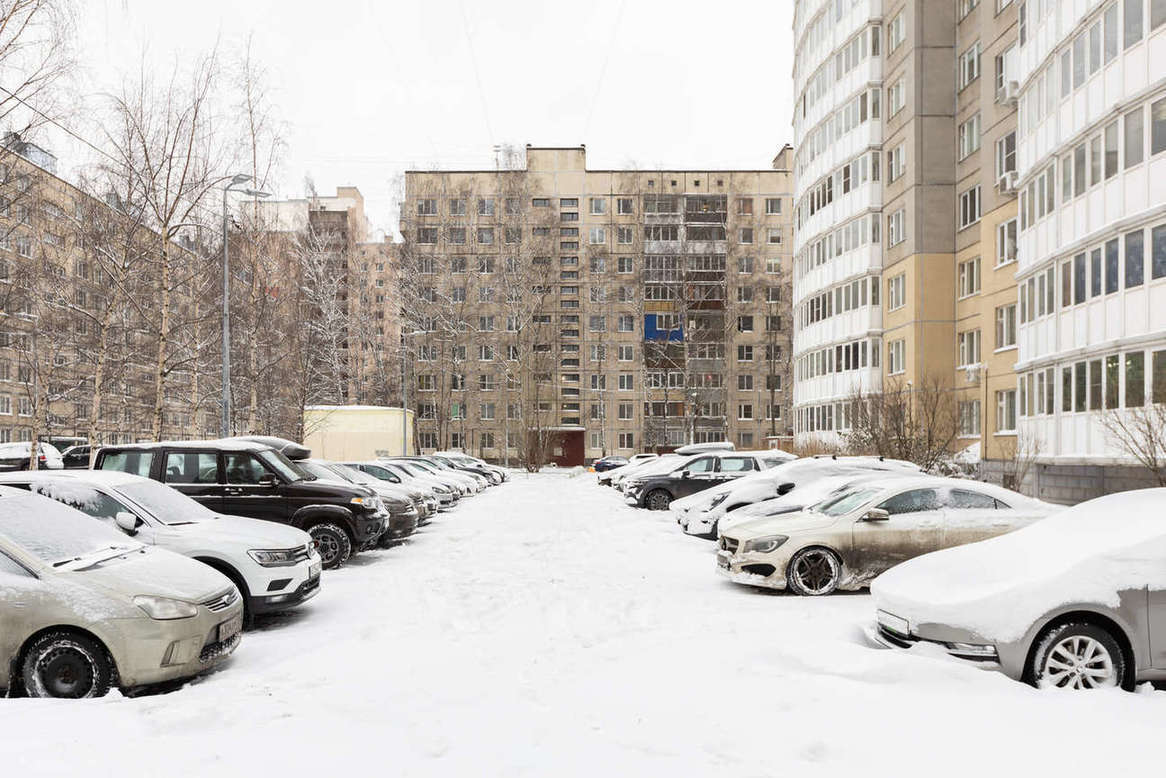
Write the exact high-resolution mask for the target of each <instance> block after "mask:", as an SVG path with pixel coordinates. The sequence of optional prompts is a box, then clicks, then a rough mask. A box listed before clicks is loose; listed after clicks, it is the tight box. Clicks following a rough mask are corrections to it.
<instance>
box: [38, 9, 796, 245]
mask: <svg viewBox="0 0 1166 778" xmlns="http://www.w3.org/2000/svg"><path fill="white" fill-rule="evenodd" d="M81 2H82V4H83V7H82V13H81V17H80V19H79V32H80V36H81V40H80V44H81V45H80V51H79V55H80V59H81V61H82V64H83V65H84V71H83V74H82V81H81V83H82V89H83V90H84V91H87V92H90V93H92V92H97V91H100V90H102V89H110V88H112V87H113V86H114V85H116V84H117V83H119V81H120V79H121V78H122V75H123V74H125V73H128V72H132V71H133V70H135V69H136V67H137V64H138V61H139V56H140V54H141V52H142V50H143V46H145V47H147V49H148V55H149V57H150V58H152V59H153V60H155V61H158V62H159V63H161V64H164V65H165V66H166V67H167V68H169V66H170V65H172V64H173V61H174V57H175V56H177V57H179V58H187V57H192V56H193V55H195V54H197V53H198V52H199V51H201V50H204V49H209V48H210V47H212V46H214V45H215V42H216V41H219V44H220V47H221V48H222V49H223V51H224V52H225V53H231V52H233V51H235V50H238V49H239V48H240V47H241V45H242V42H243V41H244V40H245V38H246V37H247V35H248V34H253V35H254V48H255V53H256V55H257V57H258V59H260V60H261V61H262V62H263V63H264V65H265V67H266V68H267V70H268V72H269V75H270V78H271V81H272V86H273V87H274V89H273V97H274V101H275V102H276V103H277V105H278V108H279V112H280V114H281V115H282V118H283V119H284V121H285V122H286V123H287V126H288V133H287V140H288V144H289V149H288V154H287V159H286V163H285V165H284V170H283V175H282V176H281V180H282V182H283V183H282V186H281V187H277V190H278V191H277V192H276V194H277V195H279V196H281V197H299V196H302V195H303V192H304V186H303V182H304V178H305V176H308V175H310V176H311V177H312V179H313V180H314V182H315V184H316V188H317V190H318V191H319V192H320V193H321V194H331V193H332V192H333V191H334V189H335V187H336V186H337V185H355V186H358V187H359V188H360V190H361V192H363V193H364V195H365V198H366V200H367V203H366V207H367V210H368V215H369V219H370V221H371V223H372V224H373V225H374V226H375V227H379V228H382V229H384V228H390V229H391V228H392V227H393V226H395V221H396V215H395V210H394V206H393V189H392V180H393V177H394V176H395V175H396V174H397V173H399V172H400V171H401V170H403V169H405V168H407V167H422V168H431V167H442V168H456V167H482V166H486V167H490V166H492V165H493V156H492V152H491V147H492V145H493V144H496V143H512V144H516V145H524V144H526V143H532V144H534V145H577V144H579V143H585V144H586V145H587V149H588V166H589V167H591V168H604V167H608V168H610V167H620V166H624V165H627V164H629V163H631V162H633V161H634V162H635V163H636V164H638V165H640V166H644V167H657V166H670V167H684V168H688V167H692V168H702V167H704V168H712V167H718V168H767V167H769V165H770V162H771V160H772V158H773V156H774V154H775V153H776V152H777V151H778V150H779V149H780V148H781V146H782V145H783V144H784V143H786V142H788V141H790V140H791V138H792V130H791V129H790V115H791V105H792V98H791V86H792V85H791V72H792V45H791V23H792V14H793V0H769V2H759V1H756V0H727V1H726V2H719V3H718V2H707V0H706V1H705V2H692V1H691V0H672V1H671V2H668V1H666V0H578V1H577V2H562V1H561V0H547V1H546V2H540V1H539V0H497V1H496V2H486V1H485V0H478V1H477V2H472V1H464V0H414V1H413V2H396V1H395V0H393V1H385V0H382V1H381V2H377V1H376V0H328V1H326V2H320V0H311V1H310V2H309V1H307V0H200V2H198V3H194V4H192V3H189V2H177V0H87V1H86V0H81ZM475 63H476V67H475ZM50 141H51V136H50ZM58 146H59V147H60V151H61V152H62V154H61V156H62V157H67V155H68V150H67V144H65V143H64V142H63V141H61V142H60V143H58ZM72 161H73V160H70V159H68V158H63V159H62V164H63V166H64V169H65V170H68V169H69V167H70V163H71V162H72Z"/></svg>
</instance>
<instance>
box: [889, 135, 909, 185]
mask: <svg viewBox="0 0 1166 778" xmlns="http://www.w3.org/2000/svg"><path fill="white" fill-rule="evenodd" d="M905 172H907V146H906V144H903V143H900V144H899V145H898V146H896V147H895V148H893V149H891V150H890V151H888V152H887V178H888V179H889V180H890V181H892V182H893V181H898V180H899V179H900V178H901V177H902V176H903V174H904V173H905Z"/></svg>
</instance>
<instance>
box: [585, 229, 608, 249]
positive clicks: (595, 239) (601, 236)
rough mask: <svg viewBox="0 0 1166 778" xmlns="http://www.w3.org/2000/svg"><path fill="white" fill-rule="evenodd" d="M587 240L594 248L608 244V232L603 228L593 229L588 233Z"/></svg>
mask: <svg viewBox="0 0 1166 778" xmlns="http://www.w3.org/2000/svg"><path fill="white" fill-rule="evenodd" d="M587 240H588V242H589V243H591V245H593V246H594V245H600V244H603V243H607V230H606V229H604V228H603V227H592V228H591V229H590V230H589V231H588V233H587Z"/></svg>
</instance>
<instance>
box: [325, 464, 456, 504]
mask: <svg viewBox="0 0 1166 778" xmlns="http://www.w3.org/2000/svg"><path fill="white" fill-rule="evenodd" d="M346 464H348V465H351V466H352V467H355V468H356V469H358V470H360V471H361V472H362V473H368V474H369V475H371V476H373V477H374V478H379V479H381V480H382V481H388V482H389V483H394V484H403V485H406V486H411V487H414V488H417V489H421V490H428V491H429V493H430V494H432V495H433V497H434V498H435V499H436V500H437V509H438V510H439V511H440V510H447V509H449V508H452V507H453V506H454V505H456V504H457V502H458V500H460V499H461V494H460V493H459V492H458V490H457V489H456V488H454V487H452V486H447V485H446V484H443V483H441V482H440V481H438V480H437V479H436V478H429V477H427V476H424V475H420V474H414V473H412V472H410V471H409V470H408V469H406V468H404V467H401V466H400V465H396V464H393V463H391V462H379V461H378V462H348V463H346Z"/></svg>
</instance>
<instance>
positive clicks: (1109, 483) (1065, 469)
mask: <svg viewBox="0 0 1166 778" xmlns="http://www.w3.org/2000/svg"><path fill="white" fill-rule="evenodd" d="M1007 464H1008V463H1006V462H1005V461H1003V460H985V461H984V462H983V463H982V464H981V466H980V467H981V469H980V477H982V478H984V479H985V480H987V481H990V482H992V483H997V484H1002V483H1003V480H1004V473H1005V469H1006V466H1007ZM1156 486H1158V482H1157V481H1156V480H1155V479H1154V477H1153V476H1152V475H1151V474H1150V471H1148V470H1146V469H1145V468H1144V467H1139V466H1136V465H1119V464H1107V465H1083V464H1079V465H1070V464H1039V463H1038V464H1033V465H1032V467H1031V468H1030V469H1029V471H1028V474H1027V476H1026V477H1025V479H1024V483H1022V484H1021V485H1020V490H1019V491H1021V492H1024V493H1025V494H1027V495H1031V496H1033V497H1038V498H1040V499H1042V500H1048V501H1049V502H1055V503H1060V504H1062V505H1076V504H1077V503H1079V502H1084V501H1085V500H1092V499H1093V498H1094V497H1101V496H1102V495H1106V494H1113V493H1114V492H1124V491H1129V490H1130V489H1148V488H1151V487H1156Z"/></svg>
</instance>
